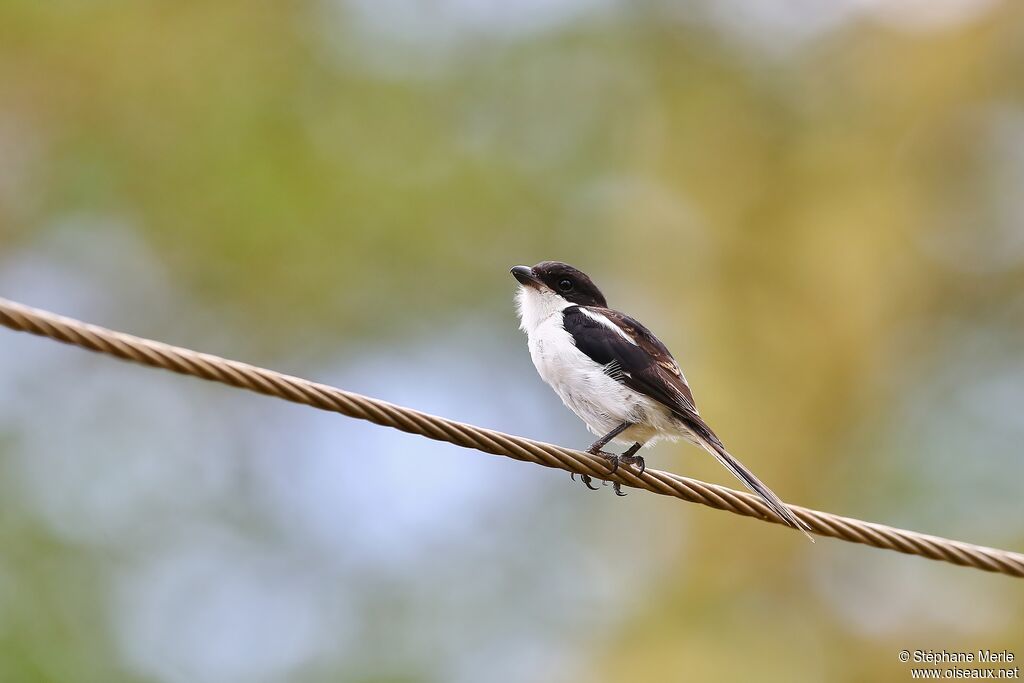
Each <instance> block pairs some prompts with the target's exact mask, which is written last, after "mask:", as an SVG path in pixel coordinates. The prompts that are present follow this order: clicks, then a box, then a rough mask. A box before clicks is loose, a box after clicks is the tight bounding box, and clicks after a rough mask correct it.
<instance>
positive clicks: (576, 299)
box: [511, 261, 608, 307]
mask: <svg viewBox="0 0 1024 683" xmlns="http://www.w3.org/2000/svg"><path fill="white" fill-rule="evenodd" d="M511 272H512V276H513V277H515V279H516V280H518V281H519V284H521V285H523V286H524V287H532V288H534V289H549V290H551V291H552V292H554V293H555V294H558V295H559V296H561V297H563V298H564V299H566V300H567V301H571V302H572V303H574V304H577V305H578V306H601V307H606V306H607V305H608V303H607V302H606V301H605V299H604V294H602V293H601V290H600V289H598V288H597V285H595V284H594V283H593V282H591V280H590V278H589V277H587V274H586V273H584V272H582V271H580V270H577V269H575V268H573V267H572V266H570V265H569V264H568V263H562V262H561V261H541V262H540V263H538V264H537V265H535V266H534V267H533V268H529V267H527V266H516V267H515V268H513V269H512V271H511Z"/></svg>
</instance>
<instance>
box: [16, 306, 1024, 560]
mask: <svg viewBox="0 0 1024 683" xmlns="http://www.w3.org/2000/svg"><path fill="white" fill-rule="evenodd" d="M0 324H2V325H4V326H5V327H9V328H10V329H12V330H16V331H21V332H28V333H30V334H35V335H38V336H41V337H48V338H50V339H54V340H57V341H60V342H64V343H66V344H71V345H73V346H78V347H81V348H84V349H88V350H90V351H95V352H98V353H103V354H107V355H111V356H116V357H117V358H121V359H123V360H127V361H132V362H135V363H140V364H142V365H148V366H150V367H154V368H163V369H165V370H170V371H172V372H176V373H179V374H182V375H190V376H193V377H199V378H201V379H205V380H209V381H211V382H219V383H221V384H226V385H228V386H232V387H237V388H240V389H247V390H249V391H254V392H257V393H260V394H265V395H267V396H274V397H277V398H282V399H285V400H287V401H292V402H294V403H301V404H304V405H308V406H312V407H314V408H319V409H321V410H327V411H332V412H336V413H341V414H342V415H347V416H348V417H353V418H356V419H360V420H367V421H369V422H372V423H374V424H377V425H380V426H384V427H392V428H394V429H399V430H401V431H403V432H408V433H410V434H418V435H420V436H425V437H427V438H429V439H434V440H436V441H445V442H448V443H452V444H455V445H456V446H462V447H463V448H471V449H475V450H478V451H482V452H484V453H490V454H493V455H503V456H506V457H510V458H513V459H515V460H521V461H523V462H532V463H536V464H538V465H543V466H544V467H551V468H557V469H562V470H566V471H568V472H574V473H577V474H589V475H591V476H593V477H597V478H600V479H603V480H606V481H611V482H619V483H620V484H623V485H625V486H631V487H633V488H638V489H644V490H647V491H650V492H652V493H657V494H660V495H665V496H673V497H676V498H680V499H682V500H685V501H688V502H691V503H700V504H701V505H706V506H708V507H711V508H714V509H716V510H725V511H727V512H732V513H735V514H738V515H743V516H745V517H753V518H755V519H760V520H762V521H766V522H773V523H776V524H785V523H784V522H783V521H782V520H781V519H779V518H778V517H777V516H776V515H775V513H774V512H772V511H771V509H769V508H768V507H767V506H766V505H765V504H764V502H762V501H761V499H760V498H758V497H757V496H754V495H753V494H749V493H745V492H741V491H736V490H733V489H730V488H727V487H725V486H719V485H716V484H708V483H705V482H702V481H698V480H696V479H690V478H688V477H683V476H680V475H677V474H672V473H670V472H664V471H661V470H655V469H648V470H646V471H645V472H644V473H643V474H642V475H638V474H637V473H636V472H634V471H632V470H630V469H629V468H624V467H622V468H619V469H618V471H617V472H616V473H615V474H614V475H612V474H609V473H608V463H607V461H605V460H604V459H603V458H601V457H599V456H595V455H591V454H589V453H584V452H582V451H577V450H572V449H569V448H563V447H561V446H556V445H554V444H549V443H544V442H542V441H534V440H532V439H526V438H523V437H519V436H513V435H511V434H504V433H502V432H498V431H494V430H491V429H484V428H482V427H477V426H475V425H470V424H466V423H463V422H457V421H455V420H449V419H447V418H444V417H439V416H436V415H430V414H427V413H423V412H420V411H418V410H413V409H411V408H406V407H403V406H399V405H395V404H393V403H388V402H387V401H381V400H379V399H375V398H370V397H368V396H363V395H361V394H356V393H353V392H350V391H345V390H343V389H338V388H336V387H332V386H328V385H326V384H319V383H317V382H311V381H309V380H306V379H302V378H299V377H293V376H291V375H286V374H282V373H280V372H275V371H273V370H268V369H266V368H260V367H256V366H254V365H249V364H247V363H241V362H239V361H235V360H229V359H226V358H221V357H219V356H214V355H211V354H208V353H200V352H198V351H193V350H191V349H186V348H182V347H178V346H172V345H170V344H165V343H163V342H159V341H154V340H151V339H144V338H142V337H136V336H133V335H130V334H125V333H123V332H117V331H114V330H109V329H106V328H103V327H99V326H97V325H91V324H89V323H84V322H81V321H79V320H74V319H72V318H66V317H64V316H60V315H57V314H55V313H50V312H49V311H43V310H40V309H36V308H32V307H30V306H25V305H24V304H19V303H16V302H14V301H10V300H8V299H4V298H2V297H0ZM790 508H791V509H792V510H793V512H794V513H795V514H796V516H797V517H799V518H800V519H801V520H802V521H803V522H805V523H806V524H807V526H808V527H810V529H811V531H812V532H813V533H815V534H817V535H819V536H829V537H832V538H837V539H840V540H843V541H848V542H850V543H860V544H863V545H868V546H872V547H875V548H882V549H885V550H895V551H897V552H901V553H905V554H908V555H919V556H921V557H926V558H928V559H932V560H938V561H942V562H949V563H951V564H956V565H960V566H964V567H974V568H976V569H982V570H984V571H989V572H996V573H1000V574H1006V575H1008V576H1016V577H1022V578H1024V554H1021V553H1015V552H1011V551H1007V550H1000V549H997V548H989V547H985V546H979V545H974V544H971V543H965V542H963V541H955V540H952V539H948V538H942V537H940V536H931V535H928V534H922V533H918V532H916V531H908V530H906V529H899V528H896V527H891V526H887V525H884V524H877V523H874V522H866V521H863V520H859V519H854V518H851V517H842V516H840V515H835V514H832V513H828V512H822V511H820V510H812V509H810V508H804V507H799V506H796V505H791V506H790Z"/></svg>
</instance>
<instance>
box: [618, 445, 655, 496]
mask: <svg viewBox="0 0 1024 683" xmlns="http://www.w3.org/2000/svg"><path fill="white" fill-rule="evenodd" d="M641 448H643V443H641V442H639V441H637V442H636V443H634V444H633V445H632V446H630V447H629V449H628V450H627V451H626V452H625V453H623V454H622V455H620V456H619V460H620V461H621V462H623V463H625V464H627V465H639V466H640V471H639V472H637V474H638V475H640V474H643V473H644V470H645V469H646V468H647V464H646V463H645V462H644V457H643V456H642V455H637V454H636V452H637V451H638V450H640V449H641ZM612 489H614V491H615V495H616V496H624V495H626V494H625V493H623V492H622V485H621V484H619V482H615V483H613V484H612Z"/></svg>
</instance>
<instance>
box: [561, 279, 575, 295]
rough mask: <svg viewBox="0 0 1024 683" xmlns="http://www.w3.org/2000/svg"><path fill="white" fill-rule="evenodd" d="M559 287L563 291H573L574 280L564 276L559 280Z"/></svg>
mask: <svg viewBox="0 0 1024 683" xmlns="http://www.w3.org/2000/svg"><path fill="white" fill-rule="evenodd" d="M558 289H560V290H561V291H563V292H571V291H572V280H570V279H569V278H563V279H561V280H559V281H558Z"/></svg>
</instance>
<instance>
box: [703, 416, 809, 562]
mask: <svg viewBox="0 0 1024 683" xmlns="http://www.w3.org/2000/svg"><path fill="white" fill-rule="evenodd" d="M686 422H687V426H688V427H689V428H690V431H691V432H692V433H693V435H694V437H696V439H697V442H698V443H699V444H700V445H701V446H703V447H704V450H706V451H707V452H708V453H710V454H711V455H713V456H715V458H717V459H718V461H719V462H720V463H722V464H723V465H724V466H725V468H726V469H727V470H729V471H730V472H732V473H733V476H735V477H736V478H737V479H739V480H740V481H742V482H743V484H744V485H745V486H746V487H747V488H748V489H750V490H751V491H753V492H754V493H756V494H757V495H758V496H760V498H761V500H763V501H764V502H765V504H766V505H767V506H768V507H769V508H771V510H772V511H773V512H774V513H775V514H776V515H778V516H779V517H780V518H782V520H783V521H784V522H786V524H788V525H789V526H791V527H793V528H794V529H799V530H800V531H802V532H804V535H805V536H807V538H808V539H810V541H811V543H814V537H812V536H811V534H810V533H809V532H810V530H811V528H810V527H809V526H807V524H806V523H804V522H803V521H802V520H801V519H800V518H799V517H797V516H796V515H795V514H794V513H793V511H792V510H790V509H789V506H788V505H786V504H785V503H784V502H782V499H781V498H779V497H778V496H777V495H775V493H774V492H773V491H772V490H771V489H770V488H768V487H767V486H766V485H765V484H764V482H762V481H761V480H760V479H758V478H757V477H756V476H755V475H754V473H753V472H751V471H750V470H748V469H747V468H746V467H745V466H744V465H743V463H741V462H740V461H739V460H737V459H736V458H734V457H733V456H732V455H731V454H730V453H729V451H727V450H725V446H724V445H723V444H722V442H721V440H720V439H719V438H718V437H717V436H716V435H715V433H714V432H713V431H711V428H710V427H708V426H707V425H706V424H705V423H704V421H703V420H701V419H700V418H697V419H695V420H694V419H689V420H687V421H686Z"/></svg>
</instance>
